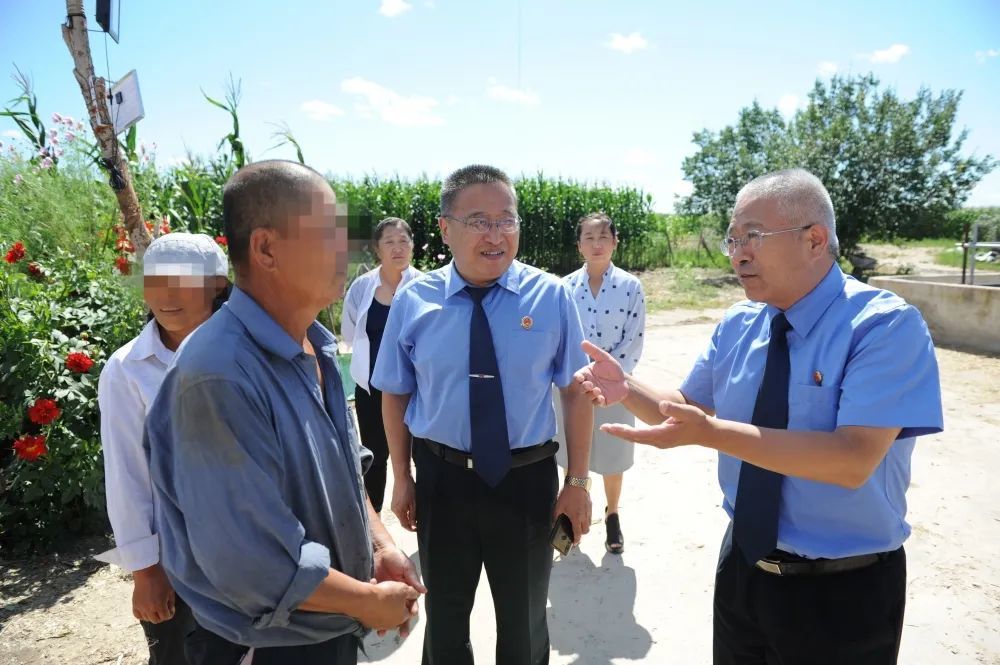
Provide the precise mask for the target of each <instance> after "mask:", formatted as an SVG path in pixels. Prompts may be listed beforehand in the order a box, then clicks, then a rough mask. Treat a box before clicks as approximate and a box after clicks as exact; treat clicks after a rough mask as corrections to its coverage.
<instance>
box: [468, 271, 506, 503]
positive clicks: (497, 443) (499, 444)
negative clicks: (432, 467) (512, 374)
mask: <svg viewBox="0 0 1000 665" xmlns="http://www.w3.org/2000/svg"><path fill="white" fill-rule="evenodd" d="M465 290H466V291H467V292H468V293H469V295H470V296H471V297H472V321H471V325H470V326H469V418H470V420H471V424H472V463H473V466H474V468H475V470H476V473H478V474H479V477H480V478H482V479H483V480H484V481H486V483H487V484H488V485H489V486H490V487H496V486H497V485H499V484H500V481H501V480H503V478H504V476H506V475H507V471H509V470H510V440H509V438H508V436H507V408H506V406H505V405H504V401H503V385H502V384H501V383H500V367H499V366H498V365H497V354H496V350H495V349H494V348H493V334H492V333H491V332H490V322H489V320H487V318H486V310H484V309H483V298H485V297H486V294H487V293H489V292H490V291H491V290H493V287H489V288H476V287H473V286H466V287H465Z"/></svg>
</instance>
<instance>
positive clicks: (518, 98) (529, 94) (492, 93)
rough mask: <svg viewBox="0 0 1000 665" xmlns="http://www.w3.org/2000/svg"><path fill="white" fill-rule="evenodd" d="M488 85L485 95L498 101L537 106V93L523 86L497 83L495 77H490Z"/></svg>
mask: <svg viewBox="0 0 1000 665" xmlns="http://www.w3.org/2000/svg"><path fill="white" fill-rule="evenodd" d="M489 83H490V86H489V87H488V88H487V89H486V95H487V96H488V97H489V98H490V99H494V100H496V101H498V102H508V103H510V104H519V105H521V106H537V105H538V102H539V99H538V93H536V92H534V91H532V90H528V89H525V88H511V87H509V86H506V85H502V84H500V83H497V81H496V79H490V81H489Z"/></svg>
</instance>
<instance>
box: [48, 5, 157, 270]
mask: <svg viewBox="0 0 1000 665" xmlns="http://www.w3.org/2000/svg"><path fill="white" fill-rule="evenodd" d="M62 34H63V41H65V42H66V46H67V48H69V52H70V55H72V56H73V75H74V76H75V77H76V81H77V83H79V84H80V92H82V93H83V101H84V103H85V104H86V105H87V115H89V116H90V128H91V129H92V130H93V131H94V137H95V138H96V139H97V145H98V147H99V148H100V150H101V157H102V162H103V164H104V168H105V169H106V170H107V172H108V173H109V174H110V176H111V182H110V184H111V189H112V190H114V192H115V198H117V199H118V207H119V208H121V211H122V216H123V217H124V218H125V230H126V231H127V233H128V236H129V239H130V240H131V241H132V245H133V246H134V247H135V255H136V258H142V255H143V253H144V252H145V251H146V247H148V246H149V243H150V240H151V237H150V235H149V231H148V230H147V229H146V225H145V223H144V220H143V218H142V208H141V206H140V205H139V198H138V197H137V196H136V195H135V189H134V188H133V187H132V175H131V173H129V169H128V161H127V160H125V159H124V157H123V155H122V151H121V150H120V149H119V146H118V137H117V135H116V134H115V127H114V123H113V122H112V121H111V112H110V111H109V109H108V85H109V82H108V81H105V80H104V79H102V78H98V77H97V76H95V75H94V61H93V59H92V58H91V56H90V39H89V38H88V36H87V17H86V16H84V14H83V0H66V23H65V24H63V26H62Z"/></svg>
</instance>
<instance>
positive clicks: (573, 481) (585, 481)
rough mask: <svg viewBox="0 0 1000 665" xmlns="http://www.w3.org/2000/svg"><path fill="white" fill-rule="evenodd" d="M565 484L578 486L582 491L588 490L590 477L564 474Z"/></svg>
mask: <svg viewBox="0 0 1000 665" xmlns="http://www.w3.org/2000/svg"><path fill="white" fill-rule="evenodd" d="M566 484H567V485H572V486H573V487H580V488H582V489H583V490H584V491H586V492H589V491H590V478H589V477H588V478H577V477H576V476H570V475H567V476H566Z"/></svg>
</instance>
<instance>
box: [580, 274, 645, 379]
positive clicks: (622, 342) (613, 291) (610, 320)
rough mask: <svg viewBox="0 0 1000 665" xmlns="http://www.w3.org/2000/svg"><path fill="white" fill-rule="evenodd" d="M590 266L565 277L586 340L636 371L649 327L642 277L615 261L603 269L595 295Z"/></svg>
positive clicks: (624, 365)
mask: <svg viewBox="0 0 1000 665" xmlns="http://www.w3.org/2000/svg"><path fill="white" fill-rule="evenodd" d="M589 280H590V277H589V275H588V274H587V266H586V265H584V266H583V267H582V268H580V269H579V270H577V271H575V272H571V273H570V274H568V275H566V276H565V277H563V281H564V282H566V284H567V285H568V286H569V289H570V293H572V294H573V302H574V303H575V304H576V308H577V310H578V311H579V312H580V322H581V323H582V324H583V332H584V333H585V334H586V335H587V339H588V340H589V341H590V342H591V343H592V344H594V345H595V346H599V347H601V348H602V349H604V350H605V351H607V352H608V353H610V354H611V355H612V356H614V359H615V360H617V361H618V364H620V365H621V366H622V369H624V370H625V371H626V372H628V373H632V372H633V371H635V366H636V365H637V364H639V358H640V357H641V356H642V344H643V331H644V330H645V329H646V297H645V295H644V294H643V291H642V283H641V282H640V281H639V278H638V277H636V276H635V275H632V274H631V273H627V272H625V271H624V270H622V269H621V268H617V267H615V265H614V264H613V263H612V264H611V265H609V266H608V269H607V270H605V271H604V275H603V277H602V280H603V281H602V282H601V288H600V290H599V291H598V292H597V297H596V298H595V297H594V294H593V292H592V291H591V290H590V282H589Z"/></svg>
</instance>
